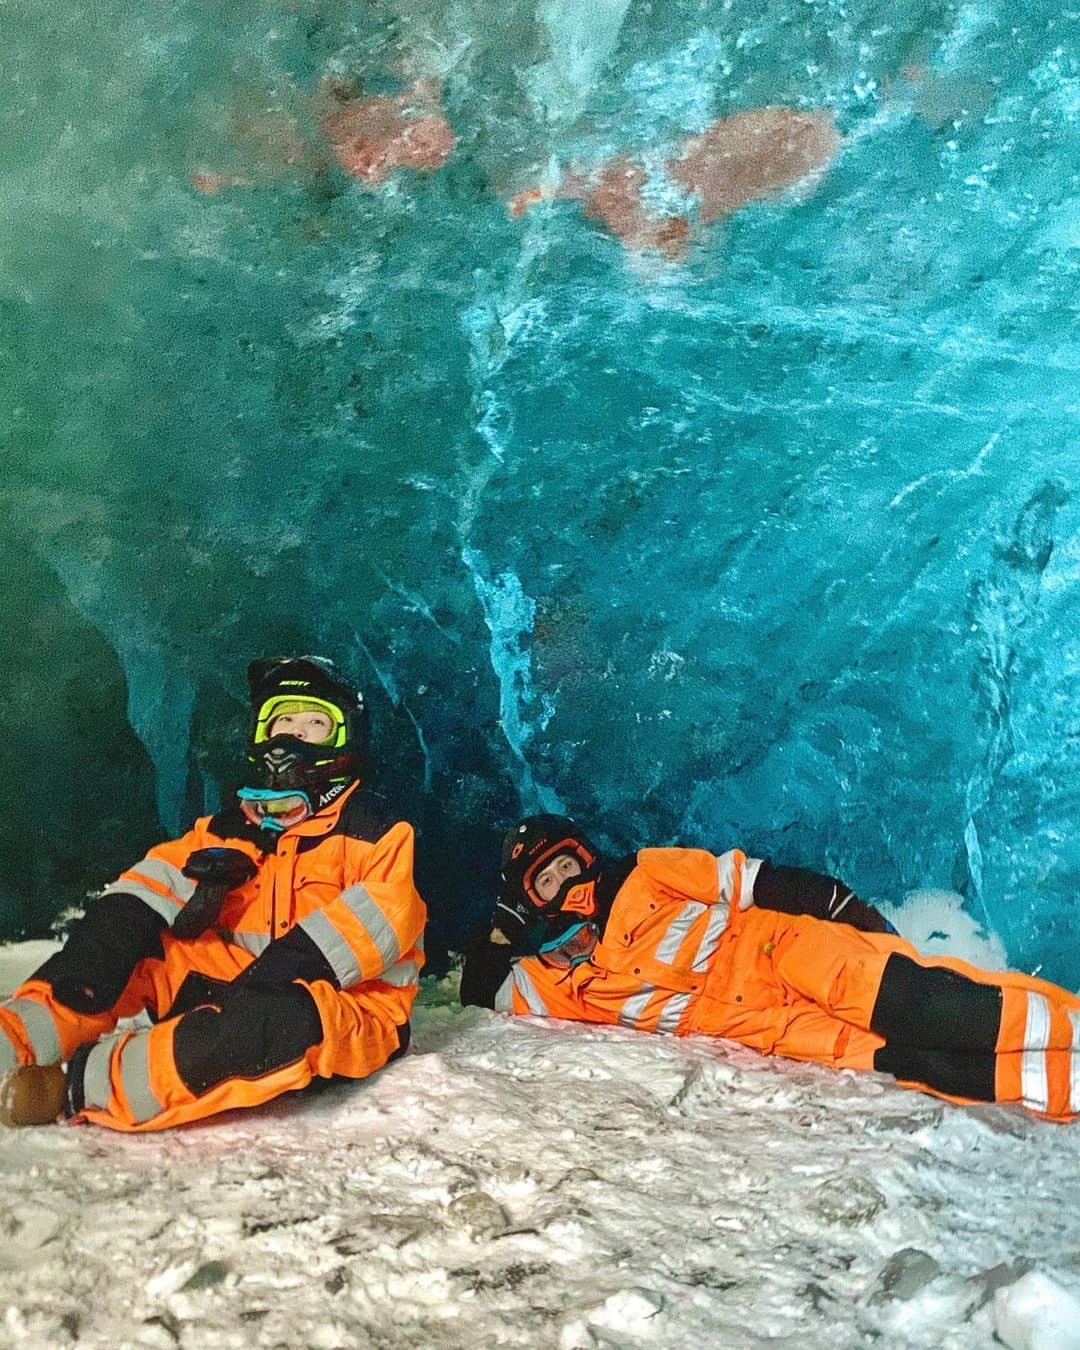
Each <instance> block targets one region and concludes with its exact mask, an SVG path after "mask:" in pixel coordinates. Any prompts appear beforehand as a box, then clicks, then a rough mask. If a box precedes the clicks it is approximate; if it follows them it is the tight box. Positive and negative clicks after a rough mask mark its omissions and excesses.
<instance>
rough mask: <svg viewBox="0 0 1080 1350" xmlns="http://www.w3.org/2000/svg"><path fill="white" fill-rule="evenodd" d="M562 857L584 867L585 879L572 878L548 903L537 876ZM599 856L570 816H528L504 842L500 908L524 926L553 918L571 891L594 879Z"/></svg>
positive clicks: (583, 876)
mask: <svg viewBox="0 0 1080 1350" xmlns="http://www.w3.org/2000/svg"><path fill="white" fill-rule="evenodd" d="M562 853H568V854H569V855H570V856H571V857H572V858H576V859H577V860H578V862H580V863H581V871H582V875H581V876H575V877H571V878H569V880H568V881H567V882H565V883H564V884H563V886H562V887H561V888H560V889H559V892H558V894H557V895H555V896H553V897H552V898H551V899H550V900H548V901H546V902H545V901H543V900H541V899H540V897H539V896H538V895H537V893H536V891H535V890H534V888H533V882H534V880H535V878H536V874H537V873H538V872H540V871H542V870H543V868H545V867H546V866H547V864H548V863H549V862H551V860H552V859H553V858H557V857H558V856H559V855H560V854H562ZM599 856H600V855H599V854H598V853H597V850H596V847H595V846H594V845H593V843H592V841H591V840H590V839H589V837H588V836H587V835H586V834H584V833H583V831H581V830H580V829H579V828H578V827H577V826H576V825H575V824H574V822H573V821H572V820H570V819H569V818H568V817H567V816H527V817H526V818H525V819H524V820H523V821H522V822H521V823H520V824H519V825H515V826H514V828H513V829H512V830H510V831H508V833H507V835H506V837H505V838H504V839H503V846H502V881H503V889H502V894H501V896H500V897H499V904H500V905H502V906H503V907H504V908H506V909H509V910H511V911H512V912H513V913H515V914H517V915H518V917H519V918H520V919H521V921H522V922H523V923H527V922H528V921H529V919H530V917H540V916H543V917H544V918H553V917H554V916H555V915H556V914H558V913H559V911H560V910H561V909H562V907H563V901H564V900H565V899H566V892H567V890H569V889H570V887H572V886H580V885H581V884H582V883H583V882H588V881H591V880H594V879H595V877H596V873H597V866H598V862H599Z"/></svg>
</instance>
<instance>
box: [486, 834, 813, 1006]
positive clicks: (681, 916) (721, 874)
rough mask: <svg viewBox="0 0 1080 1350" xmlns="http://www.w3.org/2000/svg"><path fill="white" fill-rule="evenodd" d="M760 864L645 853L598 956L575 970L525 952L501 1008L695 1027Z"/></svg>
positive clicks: (679, 851) (699, 853)
mask: <svg viewBox="0 0 1080 1350" xmlns="http://www.w3.org/2000/svg"><path fill="white" fill-rule="evenodd" d="M757 865H758V864H757V863H756V860H753V859H751V860H748V859H747V858H746V855H745V854H743V853H742V852H740V851H739V850H738V849H732V850H730V851H729V852H727V853H724V854H722V855H721V856H720V857H716V856H715V855H714V854H712V853H708V852H706V851H705V850H704V849H696V848H645V849H642V850H641V851H640V852H639V853H638V855H637V866H636V867H635V868H634V870H633V871H632V872H631V873H630V875H629V876H628V877H627V878H626V880H625V881H624V883H623V885H622V886H621V887H620V889H619V892H618V894H617V895H616V897H615V900H614V903H613V905H612V908H611V914H610V916H609V918H608V920H607V923H606V924H605V925H604V934H603V938H602V940H601V941H600V942H599V943H598V944H597V946H596V948H595V950H594V951H593V954H592V957H591V959H590V960H589V961H587V962H585V963H583V964H582V965H579V966H577V967H576V968H575V969H573V970H571V971H566V970H559V969H553V968H551V967H549V966H548V965H547V964H546V963H545V962H544V960H543V958H542V957H539V956H530V957H525V958H524V959H522V960H520V961H518V962H516V963H515V965H514V966H513V968H512V970H511V972H510V975H509V976H508V978H507V980H506V982H505V984H504V985H503V987H502V989H501V990H500V991H499V994H498V996H497V998H496V1003H495V1006H496V1009H498V1010H499V1011H501V1012H515V1013H523V1014H530V1013H531V1014H533V1015H534V1016H547V1017H566V1018H575V1019H579V1020H585V1021H589V1022H622V1023H623V1024H624V1025H628V1026H633V1027H636V1028H638V1029H639V1030H643V1031H656V1030H661V1031H680V1030H682V1031H686V1030H689V1029H692V1028H690V1027H688V1026H687V1025H686V1020H687V1019H686V1014H687V1012H688V1010H689V1009H690V1007H691V1005H692V1004H693V1003H694V1002H695V1001H696V999H697V997H698V996H699V995H700V994H701V992H702V990H703V989H704V988H705V984H706V981H707V979H708V975H709V972H710V970H711V969H712V966H713V963H714V960H715V958H716V954H717V951H718V950H719V948H720V945H721V942H722V940H724V939H725V938H726V939H727V941H728V942H730V936H731V931H730V930H731V926H732V924H733V922H737V916H738V915H739V913H740V909H739V902H740V900H741V898H742V895H743V885H744V870H745V871H747V872H748V873H752V870H753V869H754V868H755V867H756V866H757ZM748 879H749V880H751V881H752V875H751V876H749V878H748ZM774 917H787V916H774Z"/></svg>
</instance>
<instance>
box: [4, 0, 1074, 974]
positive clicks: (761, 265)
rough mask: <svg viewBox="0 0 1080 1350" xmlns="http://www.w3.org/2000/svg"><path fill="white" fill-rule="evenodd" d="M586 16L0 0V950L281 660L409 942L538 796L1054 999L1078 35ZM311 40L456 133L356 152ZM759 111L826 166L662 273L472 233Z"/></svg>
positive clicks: (1070, 477)
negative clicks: (849, 908)
mask: <svg viewBox="0 0 1080 1350" xmlns="http://www.w3.org/2000/svg"><path fill="white" fill-rule="evenodd" d="M591 12H592V11H590V13H591ZM583 13H584V11H583V10H582V9H581V7H576V6H572V5H566V4H561V3H556V2H555V0H534V2H533V3H529V4H525V3H519V2H518V0H511V3H509V4H505V5H500V6H497V7H494V8H493V7H492V6H491V5H490V4H487V3H485V2H484V0H456V3H454V4H452V5H449V6H445V5H437V4H435V3H434V0H392V2H391V3H387V4H384V5H380V6H379V7H378V8H377V9H375V8H372V7H369V6H364V7H359V8H357V7H355V6H351V5H347V4H345V3H343V0H326V3H320V5H319V6H318V7H317V9H313V8H312V7H308V6H303V7H283V6H268V5H266V4H264V3H261V2H260V0H240V2H239V3H237V4H236V5H233V6H231V7H230V8H229V10H228V12H227V13H223V12H221V11H220V10H219V9H218V7H216V6H211V5H209V4H208V3H207V0H181V3H179V4H177V5H172V6H167V7H157V6H151V7H144V8H143V9H142V10H140V11H138V12H132V11H131V9H130V7H129V6H122V5H120V3H119V0H103V3H102V4H100V5H96V6H94V7H93V9H92V10H91V11H87V10H86V9H85V7H74V8H71V7H64V6H61V5H59V4H57V3H55V0H50V2H49V3H47V4H44V5H42V4H31V3H29V0H12V2H11V3H9V4H7V5H5V6H3V7H2V8H0V70H2V73H3V75H4V81H5V87H6V88H8V89H9V90H10V96H9V97H8V98H7V99H6V100H5V103H4V106H3V108H0V181H2V189H0V445H2V447H3V463H4V470H5V472H4V500H5V504H6V506H7V510H6V511H5V513H4V525H3V530H4V544H3V548H4V560H5V567H4V569H3V571H4V573H6V574H7V575H6V576H5V577H4V580H3V581H2V582H0V586H2V587H3V595H4V601H5V602H4V605H3V607H2V614H0V636H2V639H3V643H2V646H3V651H2V656H0V660H2V663H3V678H2V681H0V691H2V695H0V697H2V700H3V707H4V711H5V730H6V732H7V744H8V746H9V747H10V751H11V753H10V755H9V757H8V758H7V760H6V763H5V768H4V782H5V785H6V789H7V791H6V793H5V797H6V806H5V810H4V812H3V815H2V819H3V831H4V833H3V846H4V855H5V861H6V867H5V873H4V879H3V882H2V883H0V887H2V893H0V903H2V905H3V910H2V915H0V932H2V933H4V934H12V933H16V932H26V933H31V932H41V931H44V929H45V927H46V926H47V923H48V921H49V918H50V917H51V915H52V914H54V913H55V912H56V911H57V910H58V909H60V908H61V907H62V906H63V905H65V904H67V903H70V902H71V901H72V900H73V899H77V897H78V895H79V894H80V893H81V892H82V890H84V889H85V888H86V887H87V886H90V885H93V884H95V883H99V882H101V881H102V880H104V879H106V877H107V875H108V873H109V871H110V870H113V869H115V867H116V866H118V865H119V864H120V863H121V862H122V861H124V860H125V858H126V857H130V856H132V855H137V854H138V853H139V852H140V851H141V849H142V848H143V847H144V846H145V844H146V843H147V842H148V841H149V839H151V838H152V837H153V836H154V834H155V833H158V834H160V833H162V832H166V831H169V830H172V829H174V828H175V827H176V822H177V821H179V820H181V819H183V818H185V817H189V816H190V815H192V814H193V813H195V812H197V811H200V810H203V809H212V807H213V806H214V805H215V804H216V802H217V800H218V799H219V795H220V793H221V792H223V791H225V790H227V789H228V787H229V786H230V785H232V784H234V783H235V781H236V773H237V772H238V762H237V757H236V754H235V751H236V748H237V746H238V743H239V740H240V738H241V737H242V734H243V726H244V710H243V706H242V701H241V700H242V667H243V664H244V663H245V662H246V660H248V659H249V658H251V657H252V656H255V655H259V654H265V653H267V652H269V651H272V650H279V651H285V650H297V649H301V650H312V649H315V650H323V651H327V652H328V653H329V654H332V655H336V656H338V657H339V658H341V659H344V660H346V661H348V662H349V663H350V664H352V665H353V666H354V667H355V669H356V671H357V674H358V675H359V676H360V677H361V678H362V679H363V680H364V681H365V682H366V683H367V685H368V687H369V691H370V693H371V696H372V703H373V705H374V711H375V717H376V724H377V735H378V741H379V746H380V752H381V754H380V757H381V761H382V766H383V767H382V771H381V781H382V783H383V784H384V785H385V787H386V789H387V791H388V792H389V793H390V794H391V795H392V796H393V798H394V799H395V800H396V801H397V802H399V803H400V804H401V806H402V809H403V810H405V811H407V812H409V813H410V814H411V815H412V816H413V817H415V818H416V819H417V820H418V822H419V823H420V824H421V826H422V832H423V854H424V875H425V885H426V887H427V889H428V892H429V895H430V898H431V900H432V902H433V910H434V929H435V933H434V937H435V939H436V944H437V943H438V942H439V941H442V942H444V943H452V942H453V941H454V940H455V939H456V938H457V937H459V936H460V933H461V931H462V928H463V926H464V924H465V922H466V921H467V920H468V919H470V918H471V917H473V916H475V915H476V914H477V913H478V912H479V910H480V909H481V908H482V907H483V906H484V905H485V904H486V903H488V898H489V897H488V895H487V892H486V884H487V881H488V880H489V878H490V871H491V868H492V866H493V864H494V856H493V854H494V845H495V841H496V838H497V834H498V831H499V829H500V828H501V827H502V826H503V825H504V824H505V823H506V822H508V821H509V820H510V818H511V817H513V816H514V815H515V813H517V812H519V811H520V810H521V809H523V808H524V809H534V808H537V807H540V806H544V805H552V804H556V803H561V804H562V805H564V806H565V807H566V808H567V809H569V810H571V811H572V812H576V813H578V814H580V815H581V817H582V818H583V819H584V820H587V821H588V822H589V824H590V825H592V826H594V827H595V829H596V831H597V833H598V834H599V835H600V836H601V838H602V839H603V840H604V842H605V843H606V844H607V845H608V846H609V847H611V848H627V847H632V846H637V845H639V844H642V843H646V842H648V843H664V842H670V841H676V840H679V841H687V842H690V841H697V842H703V843H711V844H715V845H716V846H717V847H726V846H729V845H730V844H732V843H735V842H739V843H742V844H743V845H744V846H746V847H748V848H750V849H752V850H753V851H755V852H758V853H763V854H767V855H770V856H773V857H774V858H776V859H778V860H780V861H785V862H798V863H803V864H808V865H813V864H815V863H817V864H820V865H823V866H828V867H830V868H834V869H836V870H837V871H838V872H839V873H840V874H841V875H843V876H844V877H845V878H847V879H849V880H850V881H851V883H852V884H853V885H854V886H855V887H856V888H858V889H859V890H860V891H861V892H862V893H863V894H865V895H868V896H874V897H881V898H884V899H893V900H896V899H898V898H899V897H900V896H902V895H903V894H904V893H906V892H908V891H910V890H913V889H925V888H935V887H936V888H941V889H946V890H954V891H957V892H959V893H960V894H961V895H962V896H963V898H964V902H965V905H966V906H967V909H968V910H969V912H970V914H971V915H972V917H973V920H974V921H975V922H976V923H977V924H979V925H982V926H983V927H985V928H986V929H988V930H989V931H991V932H992V933H993V934H995V935H996V937H997V938H998V940H1000V942H1001V943H1002V944H1003V945H1004V949H1005V952H1006V954H1007V956H1008V959H1009V960H1010V961H1011V962H1012V963H1013V964H1015V965H1017V966H1019V967H1021V968H1025V969H1028V970H1033V969H1039V970H1041V971H1042V973H1044V974H1046V975H1047V976H1049V977H1051V978H1054V979H1057V980H1060V981H1063V982H1065V983H1068V984H1071V985H1073V986H1074V987H1075V986H1076V985H1077V984H1078V983H1080V944H1078V943H1077V935H1078V933H1077V929H1078V921H1077V917H1076V910H1075V896H1076V894H1077V891H1078V884H1080V842H1078V838H1077V833H1076V830H1075V822H1076V819H1077V806H1078V804H1080V788H1078V786H1077V785H1078V784H1080V734H1078V730H1080V723H1078V713H1077V708H1078V706H1080V699H1078V696H1080V620H1078V618H1077V593H1078V580H1080V543H1078V540H1080V534H1078V529H1077V526H1078V523H1080V508H1078V504H1077V498H1076V495H1075V490H1074V487H1073V481H1074V479H1075V466H1076V462H1077V451H1076V432H1075V425H1076V409H1077V381H1076V372H1077V366H1078V348H1077V343H1076V340H1075V336H1074V334H1075V328H1074V327H1071V326H1070V320H1072V319H1074V317H1075V301H1074V296H1075V292H1076V282H1077V271H1078V258H1080V254H1078V252H1077V250H1078V247H1080V209H1078V207H1077V202H1076V196H1075V174H1076V150H1075V134H1074V131H1075V118H1076V113H1077V108H1078V106H1080V104H1078V98H1080V70H1078V68H1077V62H1076V57H1075V44H1074V43H1072V42H1071V41H1070V33H1071V34H1072V36H1073V37H1075V32H1074V26H1075V18H1074V16H1071V15H1070V14H1069V12H1068V11H1063V10H1062V9H1061V8H1060V6H1057V5H1054V4H1051V3H1049V0H1033V3H1031V4H1029V5H1025V6H1024V8H1023V12H1022V13H1020V12H1019V11H1017V10H1016V9H1015V8H1010V7H1007V6H1005V5H1004V4H1001V3H998V0H978V2H977V3H974V2H973V3H970V4H964V5H961V6H956V5H953V4H946V3H944V2H943V0H898V3H895V4H891V5H889V6H888V7H887V8H885V7H882V6H880V5H879V4H876V3H866V4H859V5H848V6H838V5H835V4H832V3H826V0H812V3H809V4H803V3H798V4H796V3H795V0H781V2H780V3H777V4H775V5H771V6H769V7H768V8H767V10H764V11H763V10H762V8H761V6H760V5H752V4H750V3H749V0H731V3H723V4H721V3H719V0H677V2H676V3H672V4H668V5H664V6H656V5H652V6H650V5H636V6H626V5H625V4H624V3H623V2H622V0H607V3H605V4H604V5H602V6H597V7H595V20H594V23H593V25H592V26H591V27H590V25H589V24H586V23H583V21H582V14H583ZM328 74H329V75H333V76H335V77H336V78H338V79H346V78H348V79H353V80H356V81H358V84H359V87H360V88H362V89H363V90H364V92H365V93H372V94H379V93H394V92H396V91H398V90H400V89H402V88H404V87H407V86H408V85H409V83H410V82H412V81H414V80H417V79H421V78H424V77H429V76H437V77H438V78H439V79H440V80H441V81H442V100H443V106H444V108H445V112H446V116H447V118H448V119H449V121H450V122H451V124H452V126H453V129H454V133H455V135H456V138H457V149H456V151H455V153H454V155H453V156H452V157H451V159H450V160H449V162H448V163H447V164H446V166H445V168H443V169H441V170H440V171H438V172H432V173H419V172H412V171H407V170H406V171H401V172H400V173H398V174H397V175H395V176H393V177H391V179H390V181H389V182H388V183H387V184H386V185H385V187H383V188H381V189H380V190H379V191H377V192H373V191H368V190H365V189H364V187H363V186H362V185H360V184H357V183H354V182H351V181H350V180H349V179H348V178H347V177H346V176H345V175H344V174H343V173H341V172H340V171H339V170H337V169H336V168H335V166H334V165H333V164H332V163H328V160H327V156H326V153H325V147H321V143H320V139H319V127H318V115H317V113H316V112H315V111H313V106H314V105H313V99H314V97H315V94H316V91H317V89H318V88H319V86H320V81H321V80H322V79H323V78H324V77H325V76H327V75H328ZM768 104H781V105H787V106H791V107H802V108H812V107H827V108H829V109H831V110H832V111H833V113H834V114H835V117H836V121H837V124H838V126H839V129H840V132H841V134H842V136H843V148H842V151H841V154H840V156H839V158H838V159H837V160H836V162H835V163H834V164H833V165H832V167H831V168H830V170H829V171H828V173H827V174H826V175H825V176H824V178H823V179H822V181H821V182H820V183H819V184H818V185H817V187H816V190H815V191H814V192H813V193H812V194H802V195H800V194H794V195H792V196H791V197H789V198H785V199H782V200H777V201H773V202H767V203H758V204H754V205H751V206H749V207H747V208H746V209H745V210H743V211H741V212H738V213H737V214H736V215H734V216H732V217H731V218H730V219H728V220H727V221H724V222H722V223H720V224H718V225H716V226H714V227H712V228H711V229H709V230H708V231H704V232H699V234H698V235H697V236H696V238H695V241H694V243H693V247H692V248H691V250H690V252H689V254H688V256H687V257H686V258H685V259H684V260H683V261H682V262H678V263H670V262H665V261H663V260H661V259H660V258H658V257H655V256H649V255H646V254H640V255H632V254H630V253H628V252H627V251H626V250H624V249H623V248H622V247H621V246H620V245H619V243H618V242H617V241H615V240H614V239H612V238H611V237H610V236H608V235H607V234H605V233H604V231H603V230H602V229H601V228H600V226H599V225H598V223H597V222H596V221H595V220H591V219H589V218H588V217H587V216H586V215H585V214H584V213H583V211H582V209H581V207H580V205H579V204H578V203H575V202H570V201H565V202H560V201H553V202H548V203H545V204H543V205H542V206H541V207H540V208H539V209H536V210H533V211H531V212H530V213H528V214H527V215H525V216H524V217H523V218H521V219H517V220H514V219H511V218H509V216H508V213H507V209H506V203H507V200H508V198H509V197H510V195H511V193H513V192H514V191H516V190H518V189H520V188H522V187H524V186H526V185H527V184H528V183H530V182H535V181H536V180H537V179H538V178H540V177H542V176H543V175H544V174H545V173H546V172H547V171H548V169H547V167H546V166H550V165H552V164H553V163H554V164H558V165H562V166H566V165H570V164H586V165H589V164H593V165H595V164H597V163H599V162H600V161H602V160H604V159H607V158H610V157H611V156H614V155H618V154H620V153H622V152H624V151H625V152H628V153H631V154H637V155H638V156H639V157H645V156H649V155H651V156H653V157H654V160H655V159H656V158H657V157H659V158H661V159H662V157H663V156H664V155H665V154H668V153H671V152H673V151H674V148H675V147H676V146H677V144H678V143H679V141H680V138H684V137H685V136H687V135H689V134H693V133H696V132H699V131H700V130H701V129H702V127H703V125H705V123H706V122H708V121H709V120H710V119H712V118H715V117H717V116H721V115H724V114H728V113H732V112H735V111H737V110H740V109H745V108H752V107H761V106H765V105H768ZM320 156H321V158H320ZM199 174H203V175H205V177H204V179H202V180H200V181H202V182H203V183H204V185H205V184H206V183H209V182H210V181H211V179H212V180H213V183H214V185H215V186H214V190H213V192H209V191H204V192H200V191H197V190H195V187H194V186H193V182H194V181H195V179H196V178H197V177H198V175H199ZM214 175H216V177H214ZM219 188H220V190H218V189H219ZM478 873H479V879H478Z"/></svg>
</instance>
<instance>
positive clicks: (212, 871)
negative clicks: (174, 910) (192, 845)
mask: <svg viewBox="0 0 1080 1350" xmlns="http://www.w3.org/2000/svg"><path fill="white" fill-rule="evenodd" d="M183 870H184V876H186V877H187V878H188V879H189V880H190V881H194V882H195V893H194V894H193V895H192V897H191V899H190V900H189V901H188V902H187V904H186V905H185V906H184V908H183V909H182V910H181V911H180V913H179V914H178V915H177V916H176V918H175V919H174V920H173V926H172V931H173V937H178V938H181V939H182V940H187V939H189V938H197V937H199V936H201V934H203V933H205V932H206V930H207V929H208V928H209V927H210V925H211V924H213V923H216V922H217V916H218V915H219V914H220V913H221V906H222V905H223V904H224V903H225V897H226V896H227V895H228V893H229V892H230V891H234V890H236V888H237V887H238V886H243V884H244V883H245V882H246V881H250V880H251V878H252V877H253V876H254V875H255V874H256V872H258V870H259V869H258V868H257V867H256V866H255V864H254V863H253V862H252V860H251V859H250V858H249V857H248V855H247V854H246V853H242V852H241V851H240V849H238V848H199V849H196V850H195V852H194V853H192V854H191V855H190V856H189V857H188V860H187V862H186V863H185V864H184V869H183Z"/></svg>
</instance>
